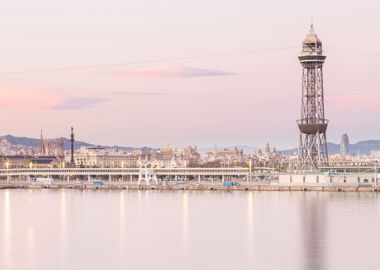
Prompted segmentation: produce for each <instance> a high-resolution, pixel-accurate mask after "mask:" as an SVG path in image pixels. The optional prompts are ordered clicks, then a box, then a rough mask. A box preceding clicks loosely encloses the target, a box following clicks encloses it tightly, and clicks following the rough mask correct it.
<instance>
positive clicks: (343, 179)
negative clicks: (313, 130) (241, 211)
mask: <svg viewBox="0 0 380 270" xmlns="http://www.w3.org/2000/svg"><path fill="white" fill-rule="evenodd" d="M377 173H378V169H377V168H376V169H375V167H369V166H367V167H364V166H363V167H322V168H321V169H320V172H310V173H297V172H293V173H276V172H274V171H273V170H269V168H268V170H264V169H261V170H253V171H250V170H249V169H248V168H156V169H154V168H151V169H145V168H52V169H48V168H45V169H35V168H34V169H28V168H20V169H0V178H2V179H16V180H17V179H21V178H23V179H28V178H30V177H37V176H45V177H52V178H60V177H64V179H65V180H74V179H76V178H75V177H78V176H82V177H87V178H88V179H90V178H91V177H104V176H108V177H109V180H112V179H119V180H134V179H135V180H136V179H137V178H138V177H139V176H141V175H146V174H149V175H155V176H156V177H158V178H159V179H164V178H165V177H170V178H171V179H184V180H199V179H200V177H202V180H205V178H206V180H209V178H211V180H219V181H220V180H221V181H224V180H226V181H227V180H234V181H255V180H257V179H258V178H261V179H262V178H267V179H269V180H271V184H279V185H304V184H306V185H307V184H311V185H312V184H316V185H323V184H325V185H331V184H342V185H344V184H372V185H375V184H376V185H377ZM117 176H120V177H121V178H115V177H117ZM124 176H129V177H127V178H125V177H124ZM111 177H112V178H111ZM123 177H124V178H123Z"/></svg>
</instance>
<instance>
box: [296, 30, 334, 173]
mask: <svg viewBox="0 0 380 270" xmlns="http://www.w3.org/2000/svg"><path fill="white" fill-rule="evenodd" d="M322 53H323V52H322V42H321V41H320V40H319V38H318V36H317V35H316V34H315V32H314V28H313V25H311V28H310V32H309V34H308V35H307V36H306V38H305V39H304V41H303V47H302V52H301V54H300V56H299V57H298V59H299V61H300V63H301V65H302V101H301V119H300V120H298V121H297V124H298V128H299V130H300V145H299V149H298V156H299V162H300V164H299V165H300V170H302V171H314V170H317V169H318V167H319V166H321V165H326V164H327V163H328V154H327V141H326V130H327V124H328V120H327V119H325V108H324V95H323V73H322V66H323V63H324V62H325V59H326V56H324V55H323V54H322Z"/></svg>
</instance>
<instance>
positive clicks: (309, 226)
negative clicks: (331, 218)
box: [301, 192, 327, 270]
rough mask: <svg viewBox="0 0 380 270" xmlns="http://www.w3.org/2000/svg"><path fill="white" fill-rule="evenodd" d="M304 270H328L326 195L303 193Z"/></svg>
mask: <svg viewBox="0 0 380 270" xmlns="http://www.w3.org/2000/svg"><path fill="white" fill-rule="evenodd" d="M302 196H303V198H302V203H301V205H302V211H301V212H302V227H303V235H302V236H303V245H304V247H303V250H304V254H305V256H303V257H304V258H303V261H304V262H303V263H304V266H303V269H305V270H323V269H326V253H327V250H326V223H327V220H326V216H327V215H326V210H325V208H326V205H325V200H326V197H327V195H326V193H318V192H315V193H312V192H310V193H303V195H302Z"/></svg>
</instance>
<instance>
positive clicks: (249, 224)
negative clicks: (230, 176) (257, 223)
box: [247, 191, 253, 240]
mask: <svg viewBox="0 0 380 270" xmlns="http://www.w3.org/2000/svg"><path fill="white" fill-rule="evenodd" d="M247 198H248V201H247V232H248V235H247V236H248V239H249V240H253V193H252V191H250V192H249V193H248V197H247Z"/></svg>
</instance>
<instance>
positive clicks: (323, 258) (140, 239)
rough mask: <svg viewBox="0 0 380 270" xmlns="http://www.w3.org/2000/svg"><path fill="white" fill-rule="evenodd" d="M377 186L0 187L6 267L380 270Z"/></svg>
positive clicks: (2, 263)
mask: <svg viewBox="0 0 380 270" xmlns="http://www.w3.org/2000/svg"><path fill="white" fill-rule="evenodd" d="M379 254H380V203H379V199H378V195H377V194H374V193H312V192H306V193H302V192H235V193H232V192H212V191H210V192H187V191H183V192H182V191H177V192H163V191H160V192H157V191H75V190H0V269H1V270H11V269H17V270H18V269H20V270H25V269H38V270H45V269H46V270H53V269H54V270H55V269H70V270H75V269H81V270H82V269H91V270H98V269H102V270H103V269H110V270H116V269H158V270H160V269H165V270H166V269H229V270H230V269H292V270H294V269H306V270H307V269H310V270H311V269H339V270H344V269H366V270H367V269H380V266H379V263H378V261H379V260H378V258H379Z"/></svg>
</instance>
